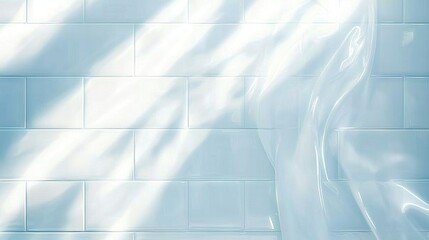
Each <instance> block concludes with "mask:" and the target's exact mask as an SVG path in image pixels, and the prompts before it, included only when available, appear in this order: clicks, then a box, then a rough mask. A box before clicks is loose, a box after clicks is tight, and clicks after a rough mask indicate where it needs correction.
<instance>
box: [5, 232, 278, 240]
mask: <svg viewBox="0 0 429 240" xmlns="http://www.w3.org/2000/svg"><path fill="white" fill-rule="evenodd" d="M0 239H1V238H0ZM171 239H177V240H197V239H204V240H219V239H223V240H280V239H281V235H280V233H279V232H167V233H165V232H164V233H159V232H157V233H153V232H144V233H143V232H140V233H136V239H135V240H171Z"/></svg>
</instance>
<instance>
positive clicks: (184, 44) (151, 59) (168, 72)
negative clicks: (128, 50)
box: [136, 24, 272, 76]
mask: <svg viewBox="0 0 429 240" xmlns="http://www.w3.org/2000/svg"><path fill="white" fill-rule="evenodd" d="M271 30H272V26H270V25H237V24H228V25H219V24H218V25H212V24H196V25H194V24H168V25H166V24H151V25H143V26H137V27H136V75H139V76H156V75H161V76H172V75H174V76H178V75H179V76H188V75H192V76H214V75H215V76H220V75H223V76H237V75H244V74H252V73H257V72H258V71H259V65H258V63H259V62H260V61H261V57H260V55H259V54H260V53H261V51H262V49H263V43H264V39H266V38H267V36H269V35H271V33H272V31H271Z"/></svg>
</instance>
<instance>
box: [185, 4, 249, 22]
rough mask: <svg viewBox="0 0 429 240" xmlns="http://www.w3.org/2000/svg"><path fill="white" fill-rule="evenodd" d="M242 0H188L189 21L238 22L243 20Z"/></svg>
mask: <svg viewBox="0 0 429 240" xmlns="http://www.w3.org/2000/svg"><path fill="white" fill-rule="evenodd" d="M243 1H244V0H212V1H205V0H189V22H191V23H239V22H241V21H242V20H243V17H244V16H243V12H244V11H243V9H244V6H243Z"/></svg>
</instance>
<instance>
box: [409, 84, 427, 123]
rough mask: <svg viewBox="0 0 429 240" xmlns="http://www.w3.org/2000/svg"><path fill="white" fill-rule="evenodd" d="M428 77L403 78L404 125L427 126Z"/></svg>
mask: <svg viewBox="0 0 429 240" xmlns="http://www.w3.org/2000/svg"><path fill="white" fill-rule="evenodd" d="M428 104H429V78H406V79H405V127H409V128H428V127H429V106H428Z"/></svg>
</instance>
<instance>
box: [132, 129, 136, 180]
mask: <svg viewBox="0 0 429 240" xmlns="http://www.w3.org/2000/svg"><path fill="white" fill-rule="evenodd" d="M132 174H133V181H134V180H136V130H135V129H133V173H132Z"/></svg>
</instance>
